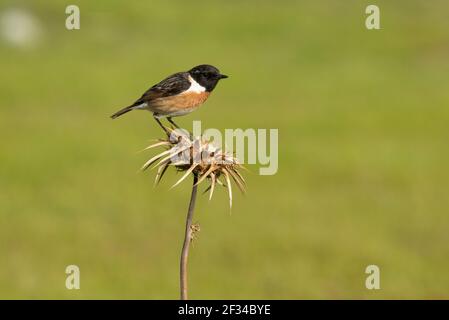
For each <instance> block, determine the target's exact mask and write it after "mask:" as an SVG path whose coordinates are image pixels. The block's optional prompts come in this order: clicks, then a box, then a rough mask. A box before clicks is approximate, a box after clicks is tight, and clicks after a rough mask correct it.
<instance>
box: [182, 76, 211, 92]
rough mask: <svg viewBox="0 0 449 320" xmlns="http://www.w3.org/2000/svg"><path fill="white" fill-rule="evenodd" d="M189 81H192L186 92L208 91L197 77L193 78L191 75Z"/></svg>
mask: <svg viewBox="0 0 449 320" xmlns="http://www.w3.org/2000/svg"><path fill="white" fill-rule="evenodd" d="M189 81H190V83H191V85H190V88H189V89H187V90H186V91H184V93H187V92H194V93H201V92H204V91H206V88H204V87H203V86H202V85H200V84H199V83H198V82H196V81H195V79H193V78H192V77H191V76H189Z"/></svg>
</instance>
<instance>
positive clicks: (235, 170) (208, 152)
mask: <svg viewBox="0 0 449 320" xmlns="http://www.w3.org/2000/svg"><path fill="white" fill-rule="evenodd" d="M155 147H165V151H163V152H161V153H159V154H157V155H156V156H154V157H152V158H151V159H150V160H148V161H147V162H146V163H145V164H144V165H143V166H142V170H146V169H148V168H149V167H150V166H151V165H153V164H154V165H153V167H152V169H154V168H158V170H157V174H156V178H155V184H157V183H159V181H160V180H161V179H162V177H163V176H164V174H165V172H166V170H167V169H168V168H169V167H170V166H172V167H174V168H175V169H176V170H177V171H180V172H184V174H183V176H182V177H181V178H180V179H179V180H178V181H177V182H176V183H175V184H174V185H173V186H172V188H174V187H176V186H177V185H179V184H180V183H181V182H182V181H184V180H185V179H186V178H187V177H188V176H189V175H190V174H192V175H194V176H195V177H196V179H197V182H196V184H195V185H199V184H200V183H202V182H203V181H208V182H209V183H210V184H209V186H208V188H207V189H206V191H205V192H207V191H209V200H210V199H212V196H213V194H214V190H215V186H216V184H218V185H220V186H223V187H225V188H226V189H227V190H228V195H229V206H230V207H232V187H231V180H234V182H235V184H236V185H237V187H238V188H239V189H240V191H241V192H242V193H244V192H245V185H246V183H245V179H244V178H243V177H242V175H241V174H240V172H239V169H242V168H243V166H242V165H241V164H240V163H239V162H238V160H237V159H236V158H235V157H234V155H233V154H231V153H228V152H225V151H223V150H222V149H221V148H219V147H217V146H215V145H214V144H213V143H211V142H210V141H208V140H206V139H204V138H203V137H197V138H194V137H192V135H191V134H189V133H188V132H186V131H184V130H181V129H177V130H171V131H170V137H167V138H166V139H161V140H158V142H156V143H154V144H152V145H150V146H149V147H147V148H145V149H144V150H148V149H151V148H155Z"/></svg>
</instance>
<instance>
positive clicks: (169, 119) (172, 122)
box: [167, 117, 181, 129]
mask: <svg viewBox="0 0 449 320" xmlns="http://www.w3.org/2000/svg"><path fill="white" fill-rule="evenodd" d="M167 120H168V122H170V123H171V124H172V125H174V126H175V128H177V129H181V128H180V127H179V126H178V125H177V124H176V123H175V122H174V121H173V120H172V119H171V117H167Z"/></svg>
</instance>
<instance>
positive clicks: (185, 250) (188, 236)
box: [180, 174, 198, 300]
mask: <svg viewBox="0 0 449 320" xmlns="http://www.w3.org/2000/svg"><path fill="white" fill-rule="evenodd" d="M197 182H198V176H197V175H196V174H194V175H193V187H192V195H191V196H190V204H189V211H188V212H187V219H186V230H185V235H184V244H183V246H182V252H181V268H180V276H181V300H187V299H188V298H187V260H188V258H189V248H190V242H191V241H192V220H193V212H194V210H195V201H196V194H197V191H198V185H196V183H197Z"/></svg>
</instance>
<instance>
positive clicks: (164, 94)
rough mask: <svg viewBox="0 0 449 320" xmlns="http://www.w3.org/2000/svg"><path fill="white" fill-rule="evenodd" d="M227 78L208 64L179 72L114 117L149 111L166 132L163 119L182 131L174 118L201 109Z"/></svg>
mask: <svg viewBox="0 0 449 320" xmlns="http://www.w3.org/2000/svg"><path fill="white" fill-rule="evenodd" d="M226 78H228V76H227V75H224V74H221V73H220V70H218V69H217V68H216V67H214V66H212V65H209V64H201V65H199V66H196V67H193V68H192V69H190V70H189V71H183V72H177V73H174V74H172V75H171V76H168V77H167V78H165V79H164V80H162V81H161V82H159V83H157V84H155V85H154V86H152V87H151V88H149V89H148V90H147V91H145V93H144V94H143V95H142V96H141V97H140V98H139V99H138V100H136V101H135V102H134V103H133V104H131V105H130V106H128V107H125V108H123V109H121V110H119V111H117V112H116V113H114V114H113V115H112V116H111V118H112V119H115V118H117V117H120V116H121V115H123V114H125V113H127V112H129V111H132V110H148V111H151V112H152V113H153V117H154V119H155V120H156V122H157V123H158V124H159V125H160V126H161V127H162V129H164V130H165V131H166V132H167V129H166V128H165V127H164V126H163V125H162V123H161V122H160V119H161V118H167V120H168V121H169V122H170V123H171V124H172V125H174V126H175V127H177V128H179V127H178V125H176V123H174V121H173V120H172V117H178V116H183V115H186V114H188V113H190V112H192V111H195V110H196V109H198V107H199V106H200V105H202V104H203V103H204V102H205V101H206V100H207V98H209V96H210V94H211V92H212V91H213V90H214V89H215V87H216V85H217V83H218V82H219V81H220V80H221V79H226Z"/></svg>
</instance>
